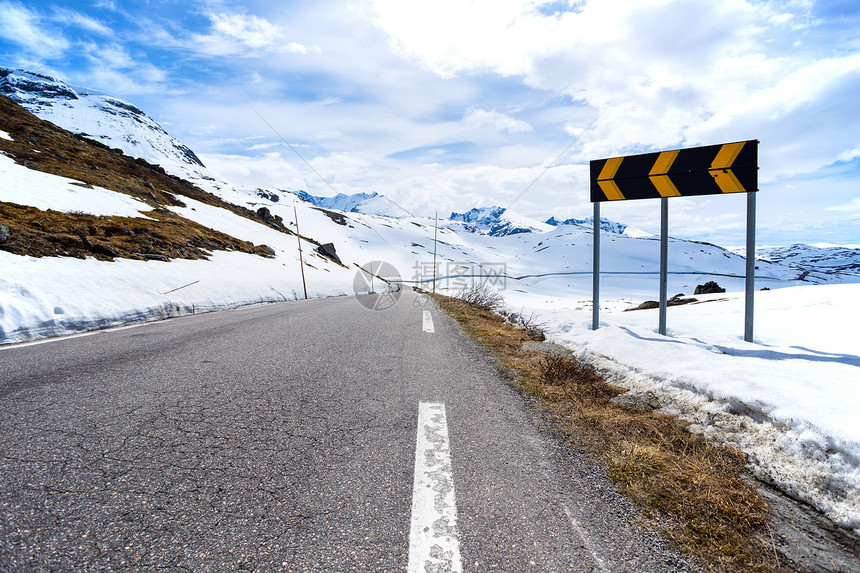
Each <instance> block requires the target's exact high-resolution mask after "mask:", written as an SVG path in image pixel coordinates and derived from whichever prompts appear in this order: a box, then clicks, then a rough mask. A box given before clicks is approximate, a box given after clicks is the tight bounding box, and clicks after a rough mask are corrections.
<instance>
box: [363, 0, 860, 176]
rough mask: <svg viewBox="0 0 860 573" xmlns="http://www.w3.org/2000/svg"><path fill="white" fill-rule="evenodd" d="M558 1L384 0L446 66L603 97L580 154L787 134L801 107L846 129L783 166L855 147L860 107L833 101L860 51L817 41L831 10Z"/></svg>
mask: <svg viewBox="0 0 860 573" xmlns="http://www.w3.org/2000/svg"><path fill="white" fill-rule="evenodd" d="M549 4H551V5H552V7H553V8H554V7H555V3H550V2H546V1H544V0H528V1H514V0H501V1H496V0H467V1H463V0H442V1H439V2H402V1H400V0H374V1H373V5H374V8H375V11H376V17H375V22H376V24H377V25H378V26H379V27H381V28H382V29H383V30H384V31H385V32H386V33H387V34H388V36H389V39H390V44H391V46H392V48H393V49H394V50H395V52H396V53H398V54H400V55H401V56H402V57H404V58H406V59H407V60H409V61H411V62H416V63H418V64H420V65H421V66H422V67H424V68H426V69H428V70H430V71H432V72H433V73H435V74H437V75H438V76H440V77H443V78H451V77H456V76H462V75H464V74H469V75H476V76H482V75H487V74H494V75H501V76H514V77H520V78H521V79H522V82H523V83H524V84H526V85H528V86H531V87H534V88H537V89H539V90H544V91H546V92H549V93H552V94H566V95H567V96H568V97H569V98H570V101H571V104H572V105H587V106H590V107H592V108H595V112H594V113H595V114H597V113H601V114H602V115H601V117H600V120H599V121H598V123H597V124H595V126H594V128H593V129H592V130H591V131H590V132H589V133H588V134H587V135H586V136H585V137H584V138H583V146H582V148H581V153H579V154H577V155H574V156H573V157H572V159H573V160H575V161H587V160H588V159H589V158H594V157H604V156H609V155H612V154H617V153H622V152H624V151H626V150H629V149H637V150H638V149H648V148H669V147H675V146H682V145H683V146H690V145H697V144H706V143H717V142H719V141H721V140H725V141H732V140H742V139H754V138H758V139H761V140H762V141H763V142H765V141H767V142H768V143H770V142H771V141H773V142H778V143H779V145H780V147H782V146H783V144H784V142H783V141H781V136H782V135H784V131H785V126H784V125H782V122H784V121H785V119H786V118H788V117H791V118H792V119H793V120H797V119H799V118H798V115H799V110H804V111H806V112H810V111H814V112H815V113H817V114H819V117H817V118H815V117H809V118H807V119H806V121H805V122H804V123H807V122H808V123H810V124H812V126H813V127H815V125H816V124H819V125H824V124H829V123H830V122H829V121H828V119H827V117H828V116H831V117H832V116H833V115H834V113H836V114H839V115H840V116H841V117H843V119H844V123H845V125H844V126H843V127H842V128H841V129H839V128H838V127H836V126H831V125H827V127H826V130H825V129H824V128H823V127H820V128H816V129H814V130H813V131H814V132H815V133H816V134H817V135H818V134H821V136H822V137H823V132H824V131H827V132H828V133H831V134H832V133H833V131H834V130H835V131H841V135H840V136H839V137H837V138H836V141H834V140H833V139H832V136H831V140H830V142H822V144H819V142H817V141H816V142H813V143H812V145H813V147H815V148H816V149H818V150H820V151H817V152H816V153H815V154H814V155H815V160H814V161H801V162H797V161H795V158H794V157H791V158H789V157H788V156H786V158H785V159H786V160H785V161H780V160H779V159H776V160H775V161H774V163H773V164H772V165H771V167H772V171H771V172H770V175H771V176H773V175H775V174H782V175H790V174H792V173H798V172H804V171H809V170H812V169H815V168H817V167H820V166H822V165H827V164H829V163H832V162H833V161H836V160H838V159H839V158H841V157H845V156H846V153H848V151H849V150H851V149H856V148H857V139H856V138H855V137H854V135H853V134H854V133H857V129H856V128H860V120H857V119H855V118H856V117H857V114H853V116H852V113H851V112H850V111H849V110H848V109H843V110H835V109H832V107H831V106H827V105H826V104H825V102H826V101H827V100H828V98H833V97H837V98H838V99H839V100H840V101H841V100H842V99H843V98H841V96H840V95H839V94H843V93H847V89H848V88H847V87H846V85H847V84H853V83H855V82H853V81H851V78H852V77H853V76H855V75H856V74H857V71H858V65H860V54H858V53H857V51H856V49H855V50H853V51H852V50H851V49H850V45H851V44H850V43H849V44H846V45H845V46H844V47H839V48H835V47H834V46H829V45H821V44H820V43H816V38H817V37H818V36H816V35H815V34H817V33H819V32H818V31H817V30H816V26H818V25H819V24H820V23H819V22H818V21H816V20H814V19H813V18H812V16H811V10H812V5H811V3H810V2H808V1H806V0H799V1H793V2H779V3H775V2H752V1H749V0H724V1H721V2H690V1H688V0H590V1H588V2H585V3H580V4H579V5H577V7H576V8H577V9H576V10H571V11H568V12H563V13H556V14H551V15H548V14H544V13H542V12H541V11H540V8H541V7H542V6H544V5H549ZM855 39H856V38H855ZM798 44H799V45H800V47H798ZM855 45H856V44H855ZM840 48H841V49H840ZM840 86H841V87H840ZM853 107H855V108H856V106H853ZM793 125H795V126H796V125H798V124H797V123H796V122H795V123H793ZM753 127H754V128H755V131H753ZM573 131H575V130H573ZM721 138H725V139H721ZM837 141H838V143H837ZM846 146H848V147H847V148H846ZM825 150H826V151H825Z"/></svg>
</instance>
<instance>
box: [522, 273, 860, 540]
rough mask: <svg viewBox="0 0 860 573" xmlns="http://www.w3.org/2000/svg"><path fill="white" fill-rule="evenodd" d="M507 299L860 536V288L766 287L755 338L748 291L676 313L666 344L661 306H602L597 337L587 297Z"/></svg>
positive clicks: (616, 378) (616, 379) (615, 377)
mask: <svg viewBox="0 0 860 573" xmlns="http://www.w3.org/2000/svg"><path fill="white" fill-rule="evenodd" d="M508 298H509V299H511V302H512V303H514V305H512V306H515V307H516V309H517V310H518V311H519V310H520V308H521V307H522V308H524V309H525V312H526V313H527V314H528V312H530V311H535V312H537V313H538V314H539V315H540V320H544V321H546V324H547V328H548V330H549V332H550V335H551V338H552V339H553V340H554V341H556V342H559V343H562V344H565V345H567V346H569V347H570V348H572V349H574V350H575V351H577V352H578V354H579V355H580V356H581V357H582V358H583V359H586V360H589V361H591V362H593V363H594V364H596V365H597V366H599V367H600V368H601V369H603V370H604V371H606V372H607V373H608V375H609V377H610V379H611V380H612V381H613V383H615V384H618V385H619V386H622V387H626V388H630V389H634V390H651V391H653V392H655V393H657V394H658V396H660V397H661V401H662V403H663V404H664V411H666V412H667V413H670V414H673V415H678V416H680V417H682V418H684V419H687V420H689V421H691V422H693V429H694V430H695V431H699V432H701V433H704V434H707V435H709V436H711V437H713V438H715V439H717V440H719V441H722V442H725V443H727V444H731V445H733V446H736V447H738V448H740V449H741V450H742V451H744V452H746V453H747V454H748V455H749V457H750V463H751V468H752V470H753V472H754V473H755V475H756V476H757V477H759V478H760V479H762V480H764V481H767V482H770V483H773V484H775V485H777V486H778V487H779V488H780V489H782V490H783V491H785V492H786V493H788V494H790V495H792V496H793V497H795V498H797V499H800V500H803V501H806V502H808V503H810V504H811V505H813V506H814V507H816V508H818V509H819V510H820V511H822V512H823V513H825V514H826V515H828V516H829V517H830V518H831V519H833V520H834V521H835V522H836V523H838V524H840V525H841V526H843V527H846V528H849V529H854V530H857V531H860V416H858V414H857V412H858V405H860V340H858V338H857V337H856V334H855V332H856V319H857V317H860V285H857V284H849V285H821V286H808V287H792V288H784V289H779V290H772V291H764V292H758V293H757V294H756V304H755V309H756V321H755V342H754V343H747V342H744V341H743V336H742V335H743V316H744V314H743V313H744V308H743V304H744V303H743V295H742V293H728V294H726V295H710V296H704V297H697V298H700V299H702V300H710V302H704V303H702V304H694V305H686V306H679V307H672V308H670V309H669V313H668V319H667V323H668V336H666V337H663V336H660V335H659V334H657V325H658V315H657V311H656V310H653V311H636V312H604V311H602V314H601V327H600V329H598V330H597V331H593V330H591V308H590V305H587V307H586V306H585V305H583V303H582V300H581V299H577V300H572V299H556V300H553V301H548V300H546V299H544V300H540V299H539V298H538V297H536V296H535V295H533V294H532V295H529V294H525V293H516V292H510V291H509V297H508ZM574 305H579V308H580V310H578V311H577V310H564V311H559V310H557V308H558V307H565V308H568V309H572V308H574ZM609 306H612V305H611V304H610V305H609ZM622 306H626V305H622ZM554 307H555V308H554Z"/></svg>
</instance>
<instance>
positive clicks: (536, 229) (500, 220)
mask: <svg viewBox="0 0 860 573" xmlns="http://www.w3.org/2000/svg"><path fill="white" fill-rule="evenodd" d="M450 218H451V220H452V221H458V222H461V223H463V224H464V227H465V229H466V230H467V231H471V232H473V233H474V232H477V233H481V234H485V235H490V236H491V237H505V236H507V235H518V234H521V233H545V232H546V231H549V230H550V229H551V228H552V227H550V226H549V225H546V224H545V223H541V222H540V221H536V220H534V219H529V218H528V217H523V216H522V215H520V214H518V213H514V212H513V211H511V210H509V209H505V208H504V207H498V206H492V207H475V208H474V209H470V210H469V211H466V212H465V213H456V212H453V213H451V217H450Z"/></svg>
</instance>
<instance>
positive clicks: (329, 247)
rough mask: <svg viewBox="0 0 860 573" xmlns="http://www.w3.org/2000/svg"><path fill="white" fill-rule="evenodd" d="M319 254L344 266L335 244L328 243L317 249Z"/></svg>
mask: <svg viewBox="0 0 860 573" xmlns="http://www.w3.org/2000/svg"><path fill="white" fill-rule="evenodd" d="M317 252H318V253H319V254H321V255H322V256H324V257H328V258H329V259H331V260H333V261H334V262H336V263H338V264H341V265H342V264H343V262H341V260H340V257H338V256H337V251H335V249H334V243H326V244H324V245H320V246H319V247H317Z"/></svg>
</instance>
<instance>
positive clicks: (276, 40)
mask: <svg viewBox="0 0 860 573" xmlns="http://www.w3.org/2000/svg"><path fill="white" fill-rule="evenodd" d="M209 19H210V21H211V29H210V32H209V33H208V34H205V35H204V34H197V35H195V37H194V42H193V44H191V47H193V48H195V49H197V50H198V51H200V52H203V53H206V54H208V55H210V56H226V55H254V54H259V53H265V52H287V53H292V54H307V53H308V48H307V47H306V46H304V45H302V44H299V43H297V42H288V41H287V40H286V39H285V35H284V33H283V31H282V30H281V28H280V27H278V26H276V25H274V24H272V23H271V22H269V21H268V20H266V19H265V18H259V17H257V16H254V15H250V16H249V15H246V14H214V13H213V14H209Z"/></svg>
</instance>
